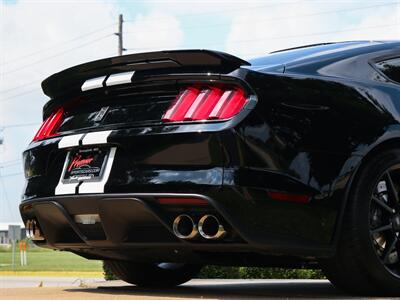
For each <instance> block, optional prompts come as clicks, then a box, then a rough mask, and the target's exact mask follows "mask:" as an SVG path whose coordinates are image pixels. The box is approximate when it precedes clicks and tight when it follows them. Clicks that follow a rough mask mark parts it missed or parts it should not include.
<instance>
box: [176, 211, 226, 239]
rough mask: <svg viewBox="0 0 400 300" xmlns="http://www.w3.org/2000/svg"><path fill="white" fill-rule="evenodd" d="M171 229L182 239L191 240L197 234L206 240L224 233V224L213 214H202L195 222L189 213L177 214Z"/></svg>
mask: <svg viewBox="0 0 400 300" xmlns="http://www.w3.org/2000/svg"><path fill="white" fill-rule="evenodd" d="M172 229H173V231H174V234H175V235H176V236H177V237H178V238H180V239H184V240H191V239H194V238H196V237H198V236H199V235H200V236H202V237H203V238H205V239H207V240H218V239H221V238H223V237H224V236H225V235H226V230H225V228H224V226H223V225H222V224H221V223H220V221H219V220H218V218H217V217H216V216H214V215H204V216H203V217H201V218H200V220H199V222H198V223H197V224H196V222H195V221H194V220H193V218H192V217H190V216H189V215H179V216H177V217H176V218H175V220H174V222H173V224H172Z"/></svg>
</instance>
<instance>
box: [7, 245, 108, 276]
mask: <svg viewBox="0 0 400 300" xmlns="http://www.w3.org/2000/svg"><path fill="white" fill-rule="evenodd" d="M27 257H28V265H27V266H24V267H21V266H20V257H19V251H17V252H16V255H15V258H16V268H15V271H30V272H37V271H42V272H48V271H51V272H53V271H56V272H63V271H64V272H102V262H101V261H97V260H88V259H85V258H82V257H80V256H78V255H76V254H73V253H70V252H61V251H54V250H48V249H42V248H31V249H28V253H27ZM11 263H12V253H11V250H10V249H6V250H5V249H4V248H3V249H1V250H0V272H2V271H13V269H12V266H11Z"/></svg>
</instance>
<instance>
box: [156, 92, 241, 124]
mask: <svg viewBox="0 0 400 300" xmlns="http://www.w3.org/2000/svg"><path fill="white" fill-rule="evenodd" d="M245 104H246V93H245V91H244V90H243V89H242V88H239V87H229V88H220V87H210V86H205V87H192V86H190V87H187V88H184V89H183V90H182V91H181V92H180V93H179V94H178V96H177V97H176V99H175V101H173V102H172V104H171V105H170V107H169V108H168V110H167V111H166V112H165V114H164V115H163V116H162V121H163V122H165V123H167V122H182V121H206V120H226V119H229V118H231V117H233V116H234V115H236V114H238V113H239V112H240V111H241V110H242V109H243V107H244V106H245Z"/></svg>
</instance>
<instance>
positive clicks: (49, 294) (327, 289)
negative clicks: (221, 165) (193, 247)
mask: <svg viewBox="0 0 400 300" xmlns="http://www.w3.org/2000/svg"><path fill="white" fill-rule="evenodd" d="M0 282H1V287H2V289H0V296H1V299H7V300H8V299H27V298H28V297H29V299H30V300H33V299H43V300H46V299H52V300H53V299H57V300H62V299H116V298H117V297H118V299H126V298H129V299H149V300H150V299H163V300H168V299H261V298H262V299H310V298H312V299H357V298H358V297H352V296H349V295H346V294H343V293H342V292H340V291H339V290H337V289H335V288H334V287H332V285H331V284H330V283H329V282H328V281H326V280H192V281H190V282H189V283H187V284H185V285H183V286H180V287H177V288H172V289H167V290H161V289H148V288H138V287H135V286H130V285H127V284H126V283H124V282H122V281H111V282H105V281H104V280H102V279H100V278H97V279H96V278H86V279H82V280H80V279H78V278H46V277H43V278H33V277H32V278H30V279H28V278H22V279H21V278H20V277H14V279H13V277H12V276H9V277H0ZM39 286H41V287H39ZM371 299H373V298H371ZM391 299H393V298H391Z"/></svg>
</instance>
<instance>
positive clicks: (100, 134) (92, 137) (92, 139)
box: [82, 130, 112, 145]
mask: <svg viewBox="0 0 400 300" xmlns="http://www.w3.org/2000/svg"><path fill="white" fill-rule="evenodd" d="M111 132H112V130H107V131H97V132H89V133H87V134H86V135H85V137H84V138H83V139H82V145H99V144H107V138H108V136H109V135H110V133H111Z"/></svg>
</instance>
